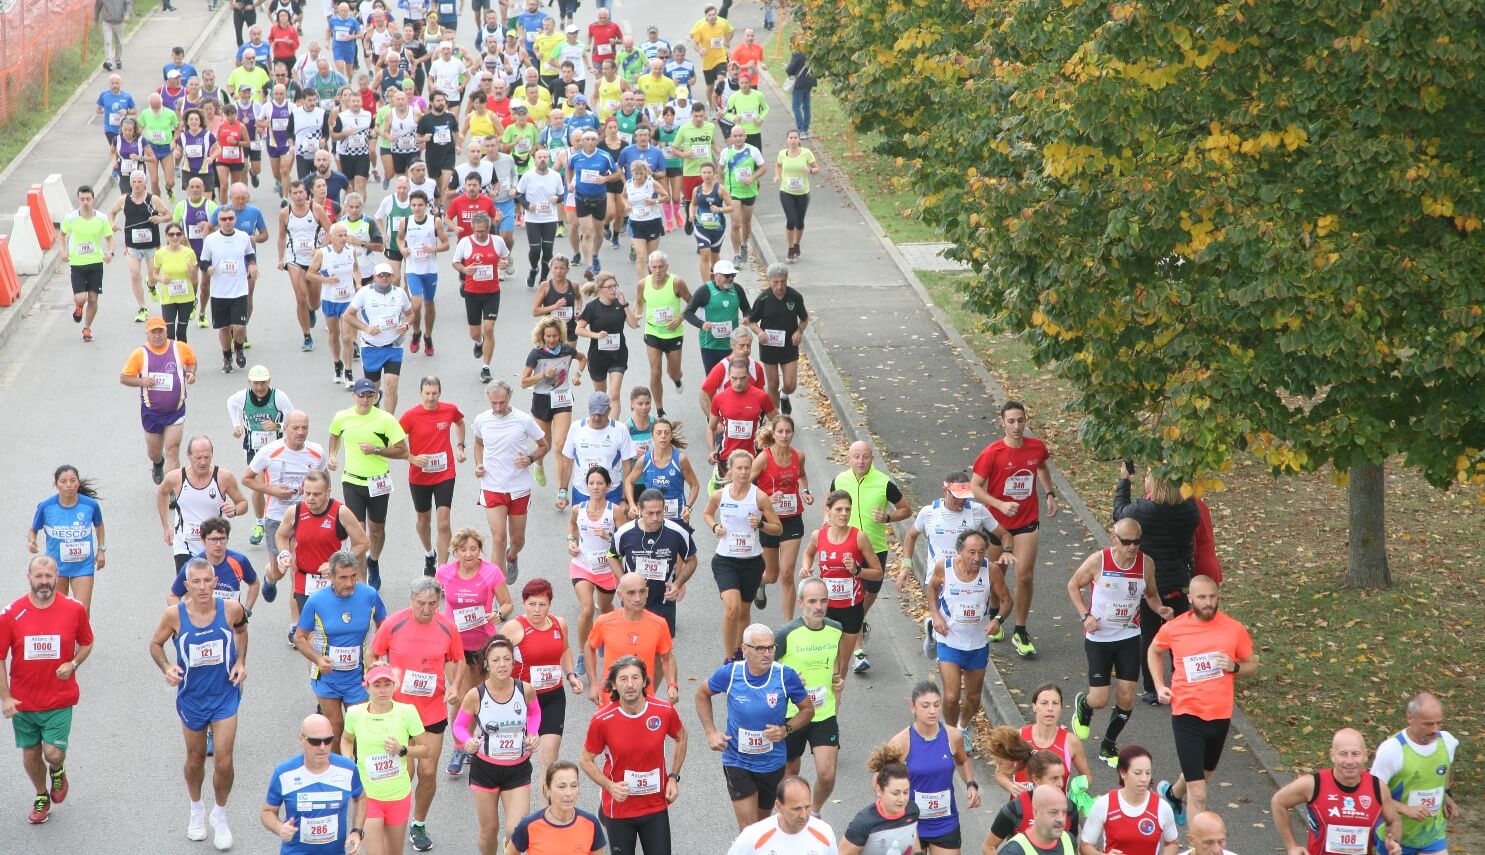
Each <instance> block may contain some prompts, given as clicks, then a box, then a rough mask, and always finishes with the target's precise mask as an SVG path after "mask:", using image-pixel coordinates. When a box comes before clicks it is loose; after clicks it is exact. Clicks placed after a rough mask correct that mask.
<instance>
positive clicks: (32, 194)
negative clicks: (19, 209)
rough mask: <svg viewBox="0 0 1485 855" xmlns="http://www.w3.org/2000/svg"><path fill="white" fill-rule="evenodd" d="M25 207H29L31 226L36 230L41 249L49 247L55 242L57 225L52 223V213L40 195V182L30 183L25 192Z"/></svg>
mask: <svg viewBox="0 0 1485 855" xmlns="http://www.w3.org/2000/svg"><path fill="white" fill-rule="evenodd" d="M26 207H28V208H30V209H31V214H30V219H31V226H32V228H34V229H35V230H36V240H37V242H38V243H40V244H41V248H42V250H43V251H44V250H48V249H51V248H52V244H54V243H56V242H57V227H56V226H54V225H52V215H51V212H50V211H48V210H47V207H46V199H44V198H42V196H41V185H40V184H32V185H31V189H30V190H28V191H27V192H26Z"/></svg>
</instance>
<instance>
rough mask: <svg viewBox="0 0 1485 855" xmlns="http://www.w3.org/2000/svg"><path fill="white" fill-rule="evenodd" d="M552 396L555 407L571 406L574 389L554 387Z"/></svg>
mask: <svg viewBox="0 0 1485 855" xmlns="http://www.w3.org/2000/svg"><path fill="white" fill-rule="evenodd" d="M551 397H552V406H553V407H554V408H557V407H570V406H572V390H571V389H553V390H552V393H551Z"/></svg>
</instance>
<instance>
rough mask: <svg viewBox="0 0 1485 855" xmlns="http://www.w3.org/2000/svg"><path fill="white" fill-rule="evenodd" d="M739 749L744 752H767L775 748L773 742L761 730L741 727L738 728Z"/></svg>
mask: <svg viewBox="0 0 1485 855" xmlns="http://www.w3.org/2000/svg"><path fill="white" fill-rule="evenodd" d="M737 750H738V751H740V752H742V753H743V754H767V753H768V752H770V751H772V750H773V743H772V742H770V741H769V740H768V737H766V736H764V735H763V731H761V730H748V729H747V728H746V727H739V728H738V729H737Z"/></svg>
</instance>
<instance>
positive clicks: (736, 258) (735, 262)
mask: <svg viewBox="0 0 1485 855" xmlns="http://www.w3.org/2000/svg"><path fill="white" fill-rule="evenodd" d="M732 266H733V267H737V268H741V267H742V266H743V257H742V253H740V252H739V253H737V254H736V255H733V256H732Z"/></svg>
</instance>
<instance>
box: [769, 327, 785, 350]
mask: <svg viewBox="0 0 1485 855" xmlns="http://www.w3.org/2000/svg"><path fill="white" fill-rule="evenodd" d="M788 340H789V335H788V333H786V332H784V331H783V330H764V331H763V343H764V344H766V345H768V346H769V347H786V346H787V345H786V344H785V343H786V342H787V341H788Z"/></svg>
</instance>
